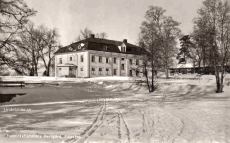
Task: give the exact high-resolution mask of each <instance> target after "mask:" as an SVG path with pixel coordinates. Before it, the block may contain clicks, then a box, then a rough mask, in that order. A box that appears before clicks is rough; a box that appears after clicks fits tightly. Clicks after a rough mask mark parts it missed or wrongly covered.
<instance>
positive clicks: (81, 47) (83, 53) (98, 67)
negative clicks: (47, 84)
mask: <svg viewBox="0 0 230 143" xmlns="http://www.w3.org/2000/svg"><path fill="white" fill-rule="evenodd" d="M144 53H145V50H144V49H143V48H140V47H138V46H135V45H133V44H130V43H128V42H127V39H124V40H123V41H122V42H121V41H113V40H107V39H99V38H95V37H94V35H91V37H90V38H87V39H85V40H82V41H79V42H76V43H73V44H71V45H69V46H66V47H63V48H60V49H58V50H57V51H56V52H55V76H57V77H99V76H142V72H141V71H142V69H141V68H138V67H139V65H140V64H141V63H142V61H141V57H142V56H143V55H144Z"/></svg>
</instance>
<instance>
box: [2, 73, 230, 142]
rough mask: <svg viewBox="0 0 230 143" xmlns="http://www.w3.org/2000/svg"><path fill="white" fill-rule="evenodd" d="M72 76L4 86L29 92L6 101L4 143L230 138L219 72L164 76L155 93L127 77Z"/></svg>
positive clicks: (228, 97) (228, 90)
mask: <svg viewBox="0 0 230 143" xmlns="http://www.w3.org/2000/svg"><path fill="white" fill-rule="evenodd" d="M27 79H28V78H27ZM55 80H57V79H53V81H55ZM70 80H72V81H74V82H73V83H65V82H63V84H61V85H59V86H49V87H46V86H45V87H44V86H36V85H34V86H33V85H32V86H31V85H30V86H27V87H25V88H22V89H20V88H16V87H15V88H0V92H2V93H10V92H15V93H16V92H25V93H27V94H26V95H23V96H17V97H15V98H13V100H12V101H11V102H9V103H4V104H1V105H0V114H1V116H0V125H1V126H0V143H1V142H3V143H8V142H9V143H11V142H26V143H31V142H33V143H36V142H37V143H52V142H53V143H58V142H62V143H64V142H66V143H72V142H76V143H80V142H86V143H87V142H100V143H101V142H103V143H104V142H108V143H110V142H111V143H116V142H117V143H118V142H122V143H154V142H156V143H158V142H159V143H162V142H165V143H183V142H184V143H190V142H194V143H195V142H202V143H203V142H207V143H212V142H213V143H217V142H220V143H227V142H230V112H229V111H230V86H225V87H224V91H225V92H223V93H221V94H216V93H215V81H214V78H213V76H202V77H201V79H200V80H189V79H186V80H182V79H170V80H165V79H158V84H159V86H158V89H157V91H156V92H154V93H151V94H149V93H148V91H147V90H146V85H145V84H144V83H134V82H133V79H130V78H125V77H122V78H120V79H118V78H117V77H116V78H93V79H79V80H76V79H70ZM28 81H32V80H28ZM40 81H44V80H43V79H42V80H40ZM49 81H51V80H50V79H49ZM58 81H61V80H60V79H58ZM63 81H64V79H63ZM88 81H90V82H88ZM114 81H116V82H114ZM10 108H14V109H15V108H23V109H28V110H29V111H4V110H7V109H10Z"/></svg>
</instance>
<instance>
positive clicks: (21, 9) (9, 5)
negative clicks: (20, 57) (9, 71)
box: [0, 0, 36, 74]
mask: <svg viewBox="0 0 230 143" xmlns="http://www.w3.org/2000/svg"><path fill="white" fill-rule="evenodd" d="M35 13H36V11H34V10H33V9H31V8H29V7H28V6H27V5H26V3H24V2H23V0H0V15H1V18H0V21H1V22H0V59H1V61H2V62H1V65H9V64H16V65H17V63H18V62H16V61H14V60H13V59H12V58H11V56H9V53H10V52H11V51H12V50H14V49H15V44H16V43H18V41H17V34H18V33H19V32H21V31H22V29H23V27H24V26H25V25H26V23H27V22H28V18H29V17H31V16H33V15H35ZM1 65H0V66H1ZM16 67H17V66H16ZM16 71H17V69H16ZM19 71H20V70H19ZM22 73H23V72H22ZM22 73H21V72H20V74H22Z"/></svg>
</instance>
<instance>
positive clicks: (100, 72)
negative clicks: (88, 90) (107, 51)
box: [91, 68, 116, 75]
mask: <svg viewBox="0 0 230 143" xmlns="http://www.w3.org/2000/svg"><path fill="white" fill-rule="evenodd" d="M114 70H116V69H114ZM95 71H96V70H95V68H92V69H91V73H92V74H95ZM98 74H99V75H102V68H98ZM105 74H106V75H109V69H108V68H106V69H105ZM115 75H116V72H115Z"/></svg>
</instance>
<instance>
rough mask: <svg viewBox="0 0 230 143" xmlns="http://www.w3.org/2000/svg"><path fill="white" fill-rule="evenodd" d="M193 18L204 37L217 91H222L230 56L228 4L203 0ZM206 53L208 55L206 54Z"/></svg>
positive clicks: (215, 0) (229, 10) (229, 12)
mask: <svg viewBox="0 0 230 143" xmlns="http://www.w3.org/2000/svg"><path fill="white" fill-rule="evenodd" d="M198 14H199V15H198V17H196V19H195V20H194V24H195V28H196V31H202V32H203V33H204V35H203V36H204V37H205V40H206V41H205V44H206V50H208V52H206V53H205V54H206V56H207V57H208V65H209V67H213V70H214V72H215V77H216V86H217V90H216V92H217V93H220V92H223V86H224V85H223V80H224V77H225V74H226V67H227V66H229V58H230V47H229V44H230V39H229V37H230V6H229V4H228V2H227V1H224V2H223V1H221V0H205V1H204V2H203V7H202V8H200V9H199V10H198ZM207 54H208V55H207Z"/></svg>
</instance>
